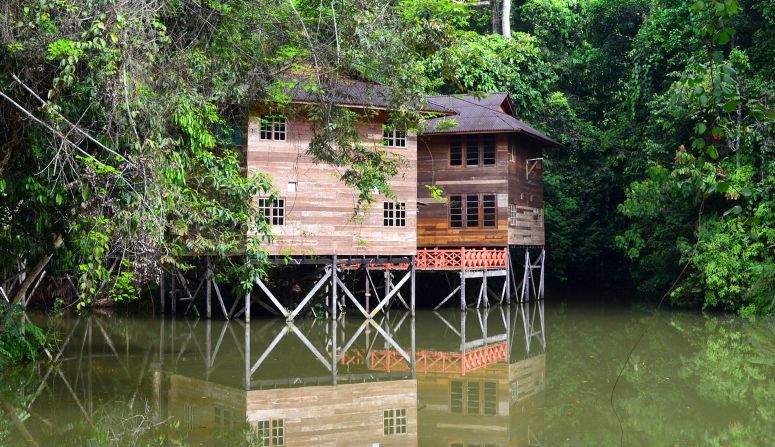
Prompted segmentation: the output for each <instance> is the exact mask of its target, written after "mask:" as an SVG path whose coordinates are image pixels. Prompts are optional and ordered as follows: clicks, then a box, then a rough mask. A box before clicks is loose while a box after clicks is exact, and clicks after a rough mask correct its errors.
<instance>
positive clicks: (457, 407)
mask: <svg viewBox="0 0 775 447" xmlns="http://www.w3.org/2000/svg"><path fill="white" fill-rule="evenodd" d="M449 411H450V412H452V413H463V382H461V381H460V380H453V381H451V382H450V384H449Z"/></svg>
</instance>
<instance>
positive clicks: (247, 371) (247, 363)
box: [245, 300, 251, 390]
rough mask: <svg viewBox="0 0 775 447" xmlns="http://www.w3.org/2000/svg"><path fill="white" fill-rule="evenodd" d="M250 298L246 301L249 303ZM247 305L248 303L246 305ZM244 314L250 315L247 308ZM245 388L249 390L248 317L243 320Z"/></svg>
mask: <svg viewBox="0 0 775 447" xmlns="http://www.w3.org/2000/svg"><path fill="white" fill-rule="evenodd" d="M249 302H250V300H248V301H246V303H249ZM247 306H248V307H249V306H250V304H248V305H247ZM245 315H250V311H249V310H247V309H246V310H245ZM245 323H246V324H245V389H246V390H250V377H251V374H250V317H248V318H247V319H246V320H245Z"/></svg>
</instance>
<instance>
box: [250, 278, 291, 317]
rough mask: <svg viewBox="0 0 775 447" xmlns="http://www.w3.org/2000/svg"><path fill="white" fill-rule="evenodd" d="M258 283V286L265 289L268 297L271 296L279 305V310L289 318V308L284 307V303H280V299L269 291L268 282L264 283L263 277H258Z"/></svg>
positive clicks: (277, 305) (270, 298) (272, 300)
mask: <svg viewBox="0 0 775 447" xmlns="http://www.w3.org/2000/svg"><path fill="white" fill-rule="evenodd" d="M256 284H258V287H259V288H260V289H261V290H263V291H264V293H265V294H266V296H267V297H269V300H270V301H271V302H272V303H273V304H274V305H275V306H276V307H277V310H279V311H280V313H282V314H283V316H284V317H285V318H288V309H286V308H285V307H283V305H282V304H280V301H278V300H277V298H275V296H274V295H273V294H272V292H270V291H269V288H268V287H266V284H264V281H262V280H261V278H256Z"/></svg>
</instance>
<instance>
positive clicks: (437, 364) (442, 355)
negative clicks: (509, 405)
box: [340, 342, 508, 374]
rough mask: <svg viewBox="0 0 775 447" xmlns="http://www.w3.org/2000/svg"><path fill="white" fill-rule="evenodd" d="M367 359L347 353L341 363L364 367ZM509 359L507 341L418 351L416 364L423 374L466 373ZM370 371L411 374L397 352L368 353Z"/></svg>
mask: <svg viewBox="0 0 775 447" xmlns="http://www.w3.org/2000/svg"><path fill="white" fill-rule="evenodd" d="M365 360H366V359H365V356H364V353H363V351H361V350H353V352H352V353H349V352H348V353H345V355H344V356H342V358H341V360H340V363H341V364H342V365H362V364H364V363H365ZM507 360H508V345H507V344H506V343H505V342H504V343H498V344H496V345H490V346H484V347H481V348H477V349H473V350H471V351H468V352H466V353H461V352H441V351H417V353H416V363H415V365H416V368H417V372H418V373H421V374H427V373H437V374H465V373H466V372H470V371H476V370H477V369H481V368H486V367H487V366H490V365H492V364H494V363H498V362H505V361H507ZM369 370H370V371H386V372H391V371H408V370H409V364H408V363H407V362H406V359H404V357H403V356H402V355H401V353H400V352H398V351H396V350H392V349H388V350H381V351H372V352H371V353H369Z"/></svg>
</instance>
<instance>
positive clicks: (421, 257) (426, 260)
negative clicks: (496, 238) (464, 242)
mask: <svg viewBox="0 0 775 447" xmlns="http://www.w3.org/2000/svg"><path fill="white" fill-rule="evenodd" d="M507 259H508V249H500V248H493V249H486V248H484V249H473V250H472V249H467V248H460V249H442V250H439V249H437V248H434V249H419V250H417V256H416V257H415V264H416V266H417V269H418V270H464V269H496V268H497V269H501V268H506V267H507V266H508V264H507Z"/></svg>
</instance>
